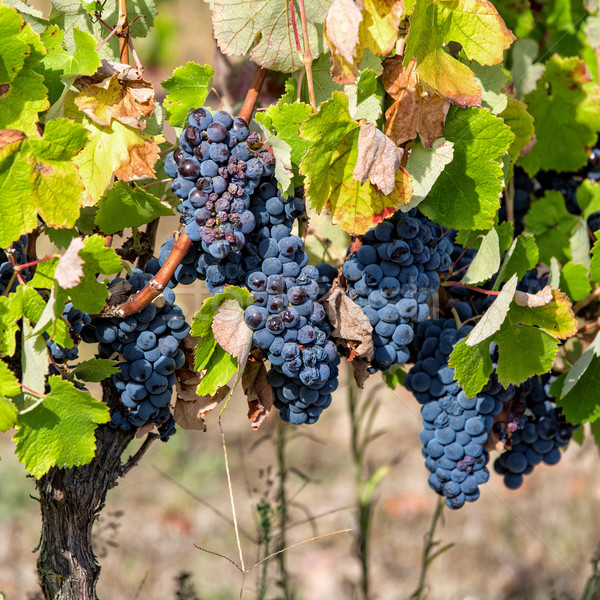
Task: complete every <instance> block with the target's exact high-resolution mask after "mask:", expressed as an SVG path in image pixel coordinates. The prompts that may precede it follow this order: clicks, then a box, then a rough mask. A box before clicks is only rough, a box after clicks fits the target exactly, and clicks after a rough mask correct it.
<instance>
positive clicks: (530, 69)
mask: <svg viewBox="0 0 600 600" xmlns="http://www.w3.org/2000/svg"><path fill="white" fill-rule="evenodd" d="M515 33H516V32H515ZM517 37H518V38H519V39H518V40H517V41H516V42H515V43H514V44H513V45H512V48H511V51H512V59H513V64H512V69H511V72H512V76H513V81H514V82H515V89H516V90H517V95H518V97H519V99H522V98H523V96H525V95H526V94H529V93H530V92H533V91H534V90H535V88H536V85H537V82H538V81H539V79H540V78H541V77H542V75H543V74H544V71H545V70H546V66H545V65H544V63H541V62H538V56H539V44H538V43H537V42H536V41H535V40H532V39H528V38H522V39H521V36H519V35H518V34H517Z"/></svg>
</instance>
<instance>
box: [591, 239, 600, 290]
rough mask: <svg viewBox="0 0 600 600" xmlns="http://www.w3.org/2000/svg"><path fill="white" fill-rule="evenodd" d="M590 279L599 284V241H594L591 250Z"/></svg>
mask: <svg viewBox="0 0 600 600" xmlns="http://www.w3.org/2000/svg"><path fill="white" fill-rule="evenodd" d="M590 277H591V278H592V280H593V281H595V282H596V283H600V240H596V242H595V243H594V246H593V248H592V260H591V261H590Z"/></svg>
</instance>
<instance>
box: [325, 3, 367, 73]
mask: <svg viewBox="0 0 600 600" xmlns="http://www.w3.org/2000/svg"><path fill="white" fill-rule="evenodd" d="M362 19H363V16H362V13H361V11H360V8H359V7H358V6H357V5H356V3H355V2H354V0H333V3H332V5H331V7H330V9H329V12H328V13H327V17H326V19H325V39H326V40H327V44H328V45H329V48H330V50H331V61H332V63H333V66H332V72H331V75H332V77H333V80H334V81H336V82H337V83H340V84H350V83H354V81H355V80H356V72H357V71H358V62H359V60H358V59H359V58H360V56H362V49H361V50H360V52H357V48H356V46H357V44H358V33H359V27H360V23H361V21H362ZM359 54H360V56H359Z"/></svg>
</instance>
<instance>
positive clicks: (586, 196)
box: [577, 179, 600, 221]
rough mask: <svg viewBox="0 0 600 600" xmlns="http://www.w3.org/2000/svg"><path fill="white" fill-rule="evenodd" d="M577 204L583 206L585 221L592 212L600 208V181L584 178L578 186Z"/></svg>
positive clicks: (582, 215)
mask: <svg viewBox="0 0 600 600" xmlns="http://www.w3.org/2000/svg"><path fill="white" fill-rule="evenodd" d="M577 204H578V205H579V208H581V211H582V214H581V217H582V218H583V220H584V221H587V218H588V217H589V216H590V215H591V214H592V213H595V212H596V211H598V210H600V182H598V181H594V180H592V179H584V180H583V181H582V182H581V185H579V187H578V188H577Z"/></svg>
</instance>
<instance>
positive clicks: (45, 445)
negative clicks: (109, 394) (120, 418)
mask: <svg viewBox="0 0 600 600" xmlns="http://www.w3.org/2000/svg"><path fill="white" fill-rule="evenodd" d="M48 383H49V385H50V393H49V394H47V395H46V396H45V398H44V399H43V401H42V402H41V403H39V404H38V405H37V406H35V408H32V409H31V410H30V411H28V412H21V413H20V414H19V416H18V417H17V425H16V428H17V432H16V433H15V435H14V436H13V440H14V441H15V442H16V444H17V449H16V453H17V456H18V457H19V461H20V462H21V463H23V465H24V466H25V468H26V469H27V470H28V471H29V472H30V473H31V474H32V475H33V476H34V477H36V478H38V479H39V478H40V477H41V476H42V475H44V474H45V473H47V472H48V471H49V470H50V468H52V467H55V466H57V467H59V468H70V467H75V466H79V465H84V464H86V463H88V462H90V461H91V460H92V459H93V458H94V453H95V450H96V436H95V431H96V427H97V426H98V425H99V424H100V423H107V422H108V421H110V414H109V411H108V406H106V404H103V403H102V402H100V401H99V400H96V399H94V398H92V396H90V394H89V393H88V392H84V391H81V390H78V389H77V388H75V387H74V386H73V384H72V383H70V382H68V381H64V380H63V379H62V378H61V377H59V376H57V375H52V376H50V377H49V379H48Z"/></svg>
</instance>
